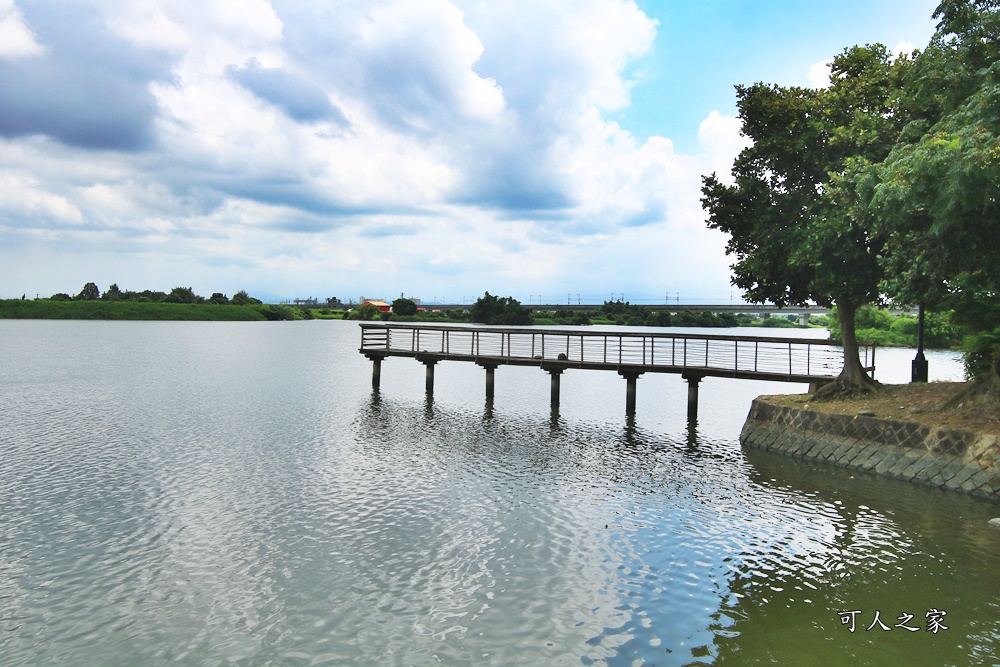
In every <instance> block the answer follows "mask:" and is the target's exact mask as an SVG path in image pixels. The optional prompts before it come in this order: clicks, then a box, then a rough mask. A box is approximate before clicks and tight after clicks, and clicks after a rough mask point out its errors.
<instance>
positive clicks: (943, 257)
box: [866, 0, 1000, 394]
mask: <svg viewBox="0 0 1000 667" xmlns="http://www.w3.org/2000/svg"><path fill="white" fill-rule="evenodd" d="M934 17H935V18H937V19H939V23H938V29H937V32H936V33H935V35H934V37H933V38H932V40H931V43H930V44H929V45H928V47H927V48H926V49H925V50H924V51H923V52H922V53H920V54H919V55H918V56H917V57H916V58H915V59H914V62H913V66H912V67H911V68H910V70H909V71H908V72H907V75H906V77H905V84H906V90H907V103H908V105H909V109H908V115H909V117H910V118H911V119H912V120H911V122H910V123H909V124H908V125H907V126H906V128H905V129H904V132H903V133H902V135H901V136H900V139H899V141H898V142H897V144H896V145H895V146H894V148H893V150H892V151H891V153H890V154H889V155H888V156H887V158H886V159H885V160H884V161H883V162H882V163H881V164H879V165H876V166H875V167H874V168H873V169H872V170H871V172H870V176H869V177H870V184H869V187H868V188H867V191H866V194H867V196H868V203H869V206H870V210H871V211H872V214H873V216H874V219H875V220H876V221H877V224H878V226H879V228H880V231H881V232H882V233H884V234H886V235H887V236H888V239H889V247H888V250H887V252H886V253H885V254H884V257H883V265H884V267H885V270H886V274H885V276H886V278H885V282H884V285H883V288H884V290H885V291H886V292H887V293H889V294H891V295H892V296H894V297H895V298H896V299H897V300H899V301H901V302H906V303H925V304H928V305H930V306H937V307H943V308H949V309H952V310H953V311H954V313H955V321H956V322H958V323H960V324H962V325H964V326H966V327H968V328H970V329H971V330H972V331H973V332H974V334H973V336H972V338H971V340H970V342H969V354H968V356H967V366H968V369H969V371H970V374H971V375H972V376H973V377H975V378H977V379H981V380H986V381H988V382H989V383H991V384H992V391H994V392H995V393H997V394H1000V302H998V299H997V297H998V295H1000V294H998V293H1000V263H998V262H996V260H995V257H993V254H994V253H995V249H996V248H997V247H1000V215H998V214H1000V205H998V198H1000V2H998V1H997V0H945V1H944V2H942V3H941V4H940V5H939V7H938V9H937V10H936V11H935V13H934Z"/></svg>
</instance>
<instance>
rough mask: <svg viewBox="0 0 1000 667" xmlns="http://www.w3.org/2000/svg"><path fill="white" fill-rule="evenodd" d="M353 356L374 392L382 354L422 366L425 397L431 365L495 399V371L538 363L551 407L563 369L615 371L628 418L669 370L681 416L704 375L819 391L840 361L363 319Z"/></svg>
mask: <svg viewBox="0 0 1000 667" xmlns="http://www.w3.org/2000/svg"><path fill="white" fill-rule="evenodd" d="M360 352H361V354H363V355H365V356H366V357H367V358H368V359H370V360H371V362H372V387H373V388H374V389H376V390H377V389H378V388H379V384H380V381H381V372H382V360H383V359H385V358H386V357H412V358H414V359H416V360H417V361H419V362H421V363H423V364H424V365H425V366H426V390H427V392H428V393H429V394H432V393H433V391H434V366H435V364H437V363H438V362H440V361H471V362H473V363H475V364H477V365H479V366H481V367H482V368H483V369H485V371H486V397H487V399H492V398H493V395H494V384H495V383H494V373H495V371H496V369H497V367H499V366H503V365H516V366H537V367H538V368H541V369H542V370H543V371H545V372H547V373H549V375H550V376H551V377H550V386H551V404H552V407H553V408H557V407H558V405H559V376H560V375H561V374H562V373H563V372H565V371H566V370H568V369H571V368H579V369H589V370H605V371H615V372H617V373H618V374H619V375H621V376H622V377H623V378H625V381H626V392H625V410H626V412H627V413H629V414H631V413H633V412H634V411H635V398H636V380H637V379H638V378H639V376H640V375H642V374H644V373H674V374H678V375H680V376H681V377H683V378H684V379H685V380H687V382H688V417H694V416H695V415H697V411H698V385H699V383H700V382H701V380H703V379H704V378H706V377H726V378H738V379H746V380H770V381H778V382H800V383H807V384H810V385H813V386H818V385H820V384H823V383H826V382H829V381H831V380H833V379H834V378H835V377H836V376H837V375H838V374H839V373H840V369H841V367H842V366H843V362H844V359H843V349H842V348H841V347H840V343H839V342H837V341H829V340H818V339H807V338H776V337H763V336H712V335H701V334H684V333H661V332H655V333H654V332H650V331H629V330H625V331H595V330H592V329H583V328H582V329H579V330H575V329H574V330H568V329H542V328H537V327H530V328H528V327H523V328H514V327H480V326H459V325H434V324H377V323H368V322H364V323H362V324H361V349H360ZM861 354H862V362H863V364H864V366H865V367H866V370H868V371H869V372H871V371H874V367H875V346H874V344H863V345H862V346H861Z"/></svg>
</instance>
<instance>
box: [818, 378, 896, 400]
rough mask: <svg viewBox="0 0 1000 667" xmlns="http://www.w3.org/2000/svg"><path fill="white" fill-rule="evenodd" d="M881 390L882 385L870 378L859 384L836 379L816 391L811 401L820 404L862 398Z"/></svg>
mask: <svg viewBox="0 0 1000 667" xmlns="http://www.w3.org/2000/svg"><path fill="white" fill-rule="evenodd" d="M881 389H882V385H881V384H879V383H878V382H876V381H875V380H872V379H870V378H869V379H868V381H867V382H864V383H861V384H859V383H857V382H847V381H845V380H843V379H842V378H837V379H836V380H834V381H833V382H831V383H829V384H825V385H823V386H822V387H820V388H819V389H817V390H816V393H815V394H813V396H812V400H814V401H816V402H819V403H822V402H823V401H836V400H840V399H845V398H864V397H865V396H871V395H872V394H875V393H877V392H879V391H880V390H881Z"/></svg>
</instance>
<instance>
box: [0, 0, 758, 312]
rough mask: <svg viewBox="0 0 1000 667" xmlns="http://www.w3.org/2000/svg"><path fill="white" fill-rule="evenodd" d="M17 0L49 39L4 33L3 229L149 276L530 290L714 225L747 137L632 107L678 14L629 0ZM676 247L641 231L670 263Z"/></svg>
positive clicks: (717, 118) (650, 251) (721, 126)
mask: <svg viewBox="0 0 1000 667" xmlns="http://www.w3.org/2000/svg"><path fill="white" fill-rule="evenodd" d="M2 2H4V0H0V3H2ZM3 11H6V12H7V13H6V14H3V13H2V12H3ZM0 16H2V17H8V16H14V17H15V18H16V19H17V20H18V21H20V23H19V25H24V26H31V29H32V32H31V33H29V34H31V35H32V36H33V37H32V39H33V41H32V42H31V43H33V44H37V45H44V48H42V47H41V46H39V47H38V49H37V50H36V51H35V52H34V53H32V54H30V55H31V57H18V58H5V57H3V56H2V55H0V86H2V87H3V89H4V90H5V94H4V95H3V96H0V139H2V140H3V141H5V142H6V144H5V156H4V157H0V189H2V192H3V194H4V198H5V200H6V197H7V195H8V194H9V196H10V197H12V198H13V199H12V200H11V201H16V202H17V205H16V206H13V205H7V206H6V207H0V229H2V230H4V231H3V232H2V233H3V234H4V240H7V241H14V240H16V241H17V242H18V244H20V245H21V246H22V247H23V246H24V244H26V243H28V242H29V240H30V239H32V238H35V239H37V234H36V232H39V233H40V232H41V231H45V233H46V234H49V235H51V234H53V233H58V230H59V229H60V225H62V226H63V227H62V229H63V233H62V235H61V238H62V240H63V241H66V242H69V241H70V240H71V241H72V243H73V244H76V246H77V247H78V248H79V249H80V252H81V253H84V252H85V251H84V250H83V249H85V248H87V247H91V248H93V252H94V253H95V254H96V253H97V247H98V246H96V245H88V244H94V243H96V242H98V240H99V243H100V248H101V249H103V250H102V252H103V251H105V250H107V249H108V248H113V249H114V250H115V251H116V252H117V253H118V255H117V258H116V259H115V260H114V262H111V263H109V264H108V266H113V267H114V268H115V269H116V270H123V267H126V266H129V267H131V270H133V271H135V272H136V275H137V276H138V275H144V276H154V275H155V273H154V272H153V271H152V269H150V268H148V267H150V266H152V265H155V264H158V263H159V264H162V265H163V266H167V265H169V266H173V267H179V269H180V268H183V269H184V270H190V271H192V272H197V271H201V272H202V273H201V274H200V275H203V276H204V280H205V281H206V282H208V281H209V280H232V278H231V277H226V274H225V271H226V270H227V269H228V270H232V271H236V272H239V274H240V275H259V276H261V278H259V280H260V281H261V282H264V281H265V280H266V281H269V282H272V283H273V284H272V285H270V287H269V288H270V290H271V291H279V290H280V289H283V287H282V283H283V282H287V283H288V284H287V286H285V287H284V288H285V289H292V287H293V286H294V284H295V281H298V282H299V283H307V284H308V285H315V284H316V283H317V282H318V281H324V280H325V281H352V282H353V283H359V282H363V281H371V282H374V283H383V282H384V283H385V284H386V285H387V286H388V287H391V286H390V285H389V283H390V282H392V284H393V285H399V281H407V282H408V283H410V284H413V283H414V282H419V283H420V284H422V285H424V286H425V289H427V290H428V291H434V290H442V287H441V286H442V285H445V284H446V283H447V281H448V280H455V279H457V278H456V277H457V276H461V279H462V280H463V281H466V282H467V283H468V284H469V288H468V289H469V291H472V290H473V289H476V288H478V287H480V286H481V287H482V288H483V289H486V288H490V287H491V285H490V284H489V281H490V280H492V279H496V280H502V281H503V282H504V283H505V284H509V285H510V286H511V287H510V289H516V288H517V287H518V286H522V285H523V286H524V288H525V289H528V290H531V289H537V288H538V287H539V286H540V285H541V284H556V283H558V282H559V281H561V280H566V279H567V278H565V276H568V275H571V274H574V273H576V272H578V270H579V265H580V263H581V262H595V263H596V264H595V267H598V268H595V271H594V279H595V280H597V279H601V280H615V279H618V278H617V276H619V274H620V273H621V272H622V271H625V270H631V271H634V270H635V268H634V265H632V264H631V263H630V262H628V261H627V260H625V263H624V264H623V265H622V266H621V267H618V266H617V265H613V264H609V263H608V258H611V257H616V256H617V255H618V254H619V253H618V251H615V252H610V251H609V250H608V245H609V244H611V243H622V242H624V243H627V244H630V245H631V244H638V245H643V244H644V243H645V242H644V241H643V238H648V239H649V243H651V244H660V243H662V244H667V245H670V244H672V243H674V244H676V243H677V242H679V240H685V241H684V242H685V243H687V244H688V248H691V249H697V248H698V247H700V244H702V243H704V239H705V238H707V237H706V236H705V233H706V231H705V227H704V222H703V219H704V218H703V214H702V212H701V210H700V205H699V188H700V180H699V177H700V174H702V173H708V171H711V170H716V169H718V170H720V171H722V170H723V167H728V165H727V164H726V161H727V160H729V161H731V159H732V157H733V156H735V154H736V153H737V152H738V151H739V149H740V147H741V146H742V145H744V143H742V142H743V141H744V140H743V139H741V137H740V135H739V127H738V123H737V122H736V121H735V119H733V118H727V117H725V116H723V115H721V114H718V113H713V114H712V115H710V116H709V117H708V118H707V119H706V120H705V122H704V123H703V124H702V127H701V128H700V130H699V139H700V142H701V151H700V153H699V154H698V155H685V154H681V153H678V152H677V151H676V150H675V147H674V144H673V142H671V141H670V140H669V139H668V138H666V137H658V136H652V137H649V138H647V139H643V140H639V139H637V138H636V137H634V136H633V135H632V134H631V133H630V132H628V131H627V130H626V129H623V128H622V127H621V126H620V125H619V124H618V123H617V122H616V121H615V120H614V119H613V117H612V114H614V113H615V112H617V111H620V110H623V109H626V108H627V107H628V105H629V104H630V90H631V88H632V86H633V85H635V82H634V81H632V80H630V79H629V78H628V76H627V75H626V72H627V71H628V68H629V64H630V63H632V62H634V61H635V59H636V58H639V57H641V56H643V55H644V54H647V53H648V52H649V50H650V49H651V48H652V45H653V40H654V37H655V35H656V23H655V21H653V20H651V19H650V18H649V17H648V16H646V15H645V14H644V13H643V12H642V11H640V10H639V8H638V7H637V6H636V5H635V4H634V2H632V1H631V0H573V1H570V0H552V1H551V2H545V3H538V2H535V1H533V0H509V1H507V2H503V3H481V2H474V1H473V0H455V1H454V2H449V1H447V0H374V1H371V0H364V1H362V0H342V1H341V2H337V3H324V2H299V1H292V0H273V1H272V2H267V1H265V0H253V1H251V2H246V3H232V2H229V1H228V0H197V1H196V0H144V1H143V2H124V1H118V0H74V1H73V2H70V3H65V2H62V1H60V2H56V0H37V1H36V2H33V3H32V4H31V6H30V11H29V10H28V9H25V10H24V11H23V12H21V11H20V10H18V8H17V7H14V5H13V4H12V3H11V2H10V1H9V0H7V4H6V5H3V4H0ZM3 20H6V18H5V19H3ZM22 50H23V49H22ZM22 55H25V56H26V55H29V54H27V53H24V54H22ZM8 91H10V93H11V94H7V92H8ZM18 193H23V195H19V194H18ZM644 235H645V236H644ZM671 239H675V240H674V241H671ZM39 247H41V246H39ZM720 247H721V246H720ZM662 252H665V253H667V254H669V255H670V256H671V258H672V261H673V262H674V265H673V268H671V269H669V270H670V271H676V270H679V269H678V267H680V266H681V265H682V263H683V264H685V265H688V264H690V265H693V264H694V261H693V259H692V251H684V250H682V249H680V248H679V247H674V246H671V249H670V250H669V252H667V251H666V250H663V251H662ZM625 254H626V255H627V254H628V253H625ZM656 254H657V252H656V250H655V248H654V247H653V246H652V245H651V246H650V247H648V248H647V247H643V249H642V252H641V253H637V255H639V256H642V257H643V258H644V260H643V261H647V260H648V261H650V262H651V263H652V264H653V265H655V266H656V269H655V270H654V269H652V268H650V272H651V279H653V278H654V277H655V279H657V280H659V279H661V278H662V276H660V275H659V273H661V272H663V271H668V269H667V268H665V267H664V266H661V264H660V263H658V260H657V259H656ZM129 256H132V257H135V258H136V259H135V261H134V262H132V263H129V261H128V260H127V258H128V257H129ZM355 257H363V258H365V261H360V260H359V261H355ZM171 258H173V259H171ZM331 258H336V259H335V260H332V259H331ZM376 266H377V268H378V273H377V274H376V273H374V267H376ZM698 270H700V269H692V270H690V271H688V273H691V274H692V275H693V274H695V273H697V271H698ZM652 274H656V276H652ZM265 276H266V278H265ZM95 278H96V276H95ZM123 278H124V277H122V276H117V277H116V276H108V279H109V280H110V281H114V280H123ZM178 279H180V277H178ZM186 281H187V283H188V284H193V285H197V284H198V280H197V279H196V278H193V277H192V278H187V279H186ZM529 283H530V284H531V286H529ZM366 284H369V285H370V287H371V288H372V289H379V288H380V287H379V284H371V283H366ZM248 285H249V284H248V282H246V281H244V282H243V283H242V284H240V285H237V286H231V287H228V289H230V290H231V291H232V290H233V289H234V287H236V288H238V287H247V286H248ZM145 286H153V285H145ZM64 289H65V288H64ZM206 289H207V288H206ZM219 289H227V287H226V285H225V284H218V283H217V284H215V285H212V286H211V291H218V290H219ZM60 291H61V290H60ZM390 291H395V289H391V290H390ZM442 291H443V290H442ZM480 293H481V292H480Z"/></svg>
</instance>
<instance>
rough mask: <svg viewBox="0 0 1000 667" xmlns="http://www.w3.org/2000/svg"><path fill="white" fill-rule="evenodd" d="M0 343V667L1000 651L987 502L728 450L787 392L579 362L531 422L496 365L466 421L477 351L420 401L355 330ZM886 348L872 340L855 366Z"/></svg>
mask: <svg viewBox="0 0 1000 667" xmlns="http://www.w3.org/2000/svg"><path fill="white" fill-rule="evenodd" d="M670 331H677V330H676V329H672V330H670ZM754 331H755V332H759V333H761V334H766V335H785V334H787V335H791V336H801V335H811V336H823V335H825V332H822V331H815V330H811V331H807V332H802V331H798V330H785V331H784V332H782V331H781V330H774V329H769V330H754ZM711 333H748V330H746V329H741V330H738V331H729V332H727V331H724V330H723V331H720V330H712V331H711ZM0 340H2V342H3V345H2V346H0V664H2V665H22V664H23V665H43V664H44V665H50V664H60V665H139V664H142V665H166V664H191V665H348V664H356V665H437V664H441V665H515V664H516V665H593V664H609V665H688V664H698V663H705V664H718V665H748V664H758V663H759V664H774V663H777V664H789V665H790V664H796V665H807V664H815V665H841V664H843V665H886V664H908V665H970V664H995V658H994V656H997V655H1000V574H998V573H1000V531H998V530H995V529H991V528H989V527H988V525H987V522H988V520H989V519H990V518H992V517H995V516H1000V506H997V505H994V504H990V503H988V502H985V501H981V500H976V499H972V498H967V497H963V496H959V495H953V494H948V493H945V492H942V491H939V490H936V489H930V488H923V487H919V486H914V485H910V484H906V483H903V482H899V481H895V480H889V479H883V478H879V477H874V476H869V475H866V474H863V473H855V472H850V471H846V470H841V469H838V468H832V467H825V466H819V465H813V464H810V463H806V462H803V461H799V460H792V459H788V458H785V457H781V456H778V455H774V454H770V453H767V452H758V451H743V450H742V449H741V447H740V445H739V441H738V437H739V432H740V428H741V427H742V424H743V421H744V419H745V418H746V414H747V411H748V409H749V407H750V402H751V401H752V399H753V398H754V397H755V396H757V395H760V394H768V393H797V392H802V391H804V390H805V387H803V386H801V385H786V384H779V383H766V382H752V381H741V380H729V379H719V378H707V379H706V380H705V381H704V382H703V383H702V385H701V391H700V405H699V419H698V421H697V423H691V424H689V423H688V422H687V419H686V398H687V388H686V384H685V383H684V381H683V380H681V379H680V378H679V377H678V376H672V375H658V374H647V375H644V376H642V377H641V378H640V379H639V383H638V404H637V409H636V414H635V416H634V417H633V418H630V417H626V415H625V383H624V381H623V380H622V378H620V377H619V376H618V375H617V374H614V373H605V372H598V371H573V370H570V371H567V372H566V373H565V374H564V375H563V376H562V387H561V395H562V399H561V401H562V403H561V407H560V410H559V412H558V414H553V413H551V412H550V409H549V376H548V374H547V373H544V372H542V371H540V370H539V369H536V368H525V367H500V368H499V369H498V370H497V371H496V398H495V400H494V401H493V403H492V404H491V405H487V404H486V402H485V399H484V391H485V390H484V374H483V371H482V369H480V368H478V367H476V366H475V365H473V364H462V363H448V362H445V363H441V364H439V365H438V366H437V369H436V378H435V394H434V397H433V400H427V399H426V398H425V395H424V367H423V365H421V364H419V363H417V362H416V361H413V360H410V359H388V360H386V361H385V362H384V363H383V365H382V382H381V391H380V393H379V394H377V395H373V394H372V391H371V364H370V363H369V362H368V361H367V360H366V359H365V358H364V357H362V356H361V355H360V354H358V352H357V349H358V346H359V343H360V330H359V328H358V326H357V324H355V323H350V322H340V321H332V322H331V321H313V322H287V323H286V322H274V323H270V322H268V323H207V322H205V323H201V322H191V323H189V322H79V321H78V322H63V321H9V320H5V321H0ZM912 357H913V351H912V350H879V351H878V353H877V356H876V363H877V366H878V370H877V371H876V376H877V377H878V378H879V379H881V380H883V381H891V382H905V381H906V380H907V379H908V378H909V362H910V360H911V359H912ZM928 357H929V361H930V370H931V376H932V379H934V378H939V379H955V380H957V379H961V363H960V360H959V359H958V357H957V355H955V354H953V353H931V354H929V355H928ZM854 612H856V613H854ZM850 621H853V622H854V626H855V627H854V631H853V632H852V631H851V625H850ZM878 622H881V623H882V624H883V625H884V626H885V627H886V628H888V629H887V630H884V629H882V626H880V625H879V624H878ZM868 628H871V629H868ZM911 628H912V630H911Z"/></svg>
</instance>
